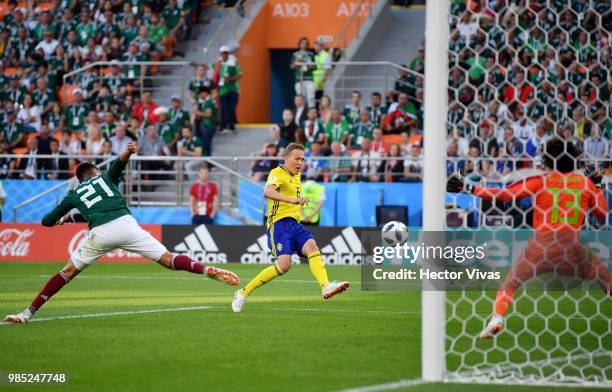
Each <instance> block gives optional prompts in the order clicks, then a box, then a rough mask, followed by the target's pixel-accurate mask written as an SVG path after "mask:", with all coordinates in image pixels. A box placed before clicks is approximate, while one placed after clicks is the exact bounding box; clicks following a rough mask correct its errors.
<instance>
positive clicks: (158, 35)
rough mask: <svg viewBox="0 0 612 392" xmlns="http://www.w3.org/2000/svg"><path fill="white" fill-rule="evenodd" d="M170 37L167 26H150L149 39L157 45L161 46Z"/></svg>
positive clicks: (161, 24)
mask: <svg viewBox="0 0 612 392" xmlns="http://www.w3.org/2000/svg"><path fill="white" fill-rule="evenodd" d="M167 35H168V28H167V27H166V25H165V24H163V23H160V24H159V25H157V26H154V25H150V26H149V29H148V37H149V39H150V40H151V41H153V42H154V43H156V44H159V43H160V42H162V41H163V40H164V38H166V36H167Z"/></svg>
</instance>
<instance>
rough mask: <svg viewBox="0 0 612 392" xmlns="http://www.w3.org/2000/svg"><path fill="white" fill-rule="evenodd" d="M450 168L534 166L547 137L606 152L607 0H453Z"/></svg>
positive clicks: (610, 87)
mask: <svg viewBox="0 0 612 392" xmlns="http://www.w3.org/2000/svg"><path fill="white" fill-rule="evenodd" d="M451 20H452V22H451V39H450V45H449V52H450V65H449V67H450V76H449V82H448V85H449V89H448V93H449V112H448V140H447V151H448V156H449V161H448V165H447V166H448V167H447V169H448V172H449V173H450V172H453V171H456V170H463V171H464V172H466V173H473V174H476V175H478V176H480V177H485V178H488V179H497V178H500V177H501V176H503V175H504V174H507V173H508V172H510V171H512V170H515V169H518V168H527V167H534V166H538V165H539V164H540V163H541V159H542V154H543V152H542V148H541V147H542V145H543V144H544V143H545V142H546V141H547V140H548V139H549V138H551V137H559V138H562V139H565V140H568V141H570V142H572V143H574V144H575V145H577V147H579V148H580V150H581V151H583V157H584V159H586V160H589V159H591V160H594V161H598V162H599V164H600V165H601V166H602V167H604V168H606V167H608V166H609V160H610V158H612V122H611V121H610V118H611V115H612V108H611V106H610V92H611V91H612V84H610V82H609V81H610V75H609V70H610V68H611V65H612V50H611V48H612V47H611V45H610V42H611V41H610V39H611V34H610V23H611V21H610V2H609V1H599V2H589V1H588V0H577V1H572V2H569V3H568V2H565V1H548V2H547V1H546V0H529V1H526V0H489V1H484V0H470V1H464V0H454V1H452V5H451Z"/></svg>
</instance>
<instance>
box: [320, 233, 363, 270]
mask: <svg viewBox="0 0 612 392" xmlns="http://www.w3.org/2000/svg"><path fill="white" fill-rule="evenodd" d="M321 253H322V254H323V256H325V257H324V259H325V263H326V264H336V265H359V264H362V263H363V261H364V258H365V256H366V255H365V252H364V250H363V245H362V244H361V240H359V237H358V236H357V233H356V232H355V229H353V228H352V227H350V226H349V227H347V228H345V229H344V230H342V232H341V233H340V235H338V236H336V237H334V238H332V240H331V244H329V245H326V246H324V247H323V248H321Z"/></svg>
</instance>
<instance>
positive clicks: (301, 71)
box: [291, 50, 314, 83]
mask: <svg viewBox="0 0 612 392" xmlns="http://www.w3.org/2000/svg"><path fill="white" fill-rule="evenodd" d="M296 61H299V62H300V63H310V64H312V63H313V62H314V59H313V56H312V53H310V52H302V51H301V50H298V51H296V52H293V54H292V55H291V64H293V63H294V62H296ZM293 75H294V76H295V82H296V83H297V82H299V81H301V80H302V75H303V76H304V80H312V79H313V69H312V68H311V67H309V66H308V65H306V64H303V65H300V66H299V67H296V68H295V69H294V70H293Z"/></svg>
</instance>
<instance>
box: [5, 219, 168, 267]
mask: <svg viewBox="0 0 612 392" xmlns="http://www.w3.org/2000/svg"><path fill="white" fill-rule="evenodd" d="M142 227H143V228H144V229H145V230H147V231H148V232H150V233H151V234H152V235H153V236H154V237H155V238H157V239H159V240H161V238H162V227H161V225H142ZM87 233H88V230H87V225H86V224H83V223H80V224H68V225H64V226H57V227H52V228H49V227H43V226H41V225H39V224H33V223H2V224H0V262H1V261H25V262H44V261H66V260H68V259H69V258H70V255H71V254H72V252H74V251H75V250H76V249H77V248H78V245H79V243H80V242H81V241H83V240H85V238H87ZM101 261H109V262H144V261H149V260H147V259H145V258H143V257H140V256H138V255H135V254H133V253H129V252H126V251H123V250H120V249H118V250H115V251H113V252H111V253H109V254H108V255H106V256H105V257H103V258H102V259H101Z"/></svg>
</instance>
